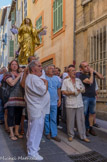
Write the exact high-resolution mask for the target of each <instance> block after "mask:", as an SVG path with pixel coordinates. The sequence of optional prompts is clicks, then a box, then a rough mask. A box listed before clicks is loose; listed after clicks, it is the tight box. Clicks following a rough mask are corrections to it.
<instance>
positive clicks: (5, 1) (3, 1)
mask: <svg viewBox="0 0 107 162" xmlns="http://www.w3.org/2000/svg"><path fill="white" fill-rule="evenodd" d="M11 2H12V0H0V8H2V7H3V6H8V5H11Z"/></svg>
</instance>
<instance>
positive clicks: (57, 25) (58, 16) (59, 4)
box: [53, 0, 63, 34]
mask: <svg viewBox="0 0 107 162" xmlns="http://www.w3.org/2000/svg"><path fill="white" fill-rule="evenodd" d="M62 27H63V0H54V2H53V33H54V34H55V33H56V32H58V31H59V30H60V29H62Z"/></svg>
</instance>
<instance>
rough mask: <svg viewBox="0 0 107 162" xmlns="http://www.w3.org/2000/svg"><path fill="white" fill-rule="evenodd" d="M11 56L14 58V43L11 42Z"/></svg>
mask: <svg viewBox="0 0 107 162" xmlns="http://www.w3.org/2000/svg"><path fill="white" fill-rule="evenodd" d="M9 56H10V57H14V41H13V40H10V48H9Z"/></svg>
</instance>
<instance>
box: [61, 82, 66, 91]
mask: <svg viewBox="0 0 107 162" xmlns="http://www.w3.org/2000/svg"><path fill="white" fill-rule="evenodd" d="M66 90H67V87H66V80H64V81H63V83H62V88H61V91H66Z"/></svg>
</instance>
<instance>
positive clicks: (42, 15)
mask: <svg viewBox="0 0 107 162" xmlns="http://www.w3.org/2000/svg"><path fill="white" fill-rule="evenodd" d="M40 17H42V27H43V26H44V11H42V12H41V13H40V14H39V15H38V16H37V17H36V19H35V27H36V21H37V20H38V19H39V18H40ZM43 45H44V36H42V43H41V44H40V45H39V46H37V47H36V48H35V50H37V49H39V48H41V47H42V46H43Z"/></svg>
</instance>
